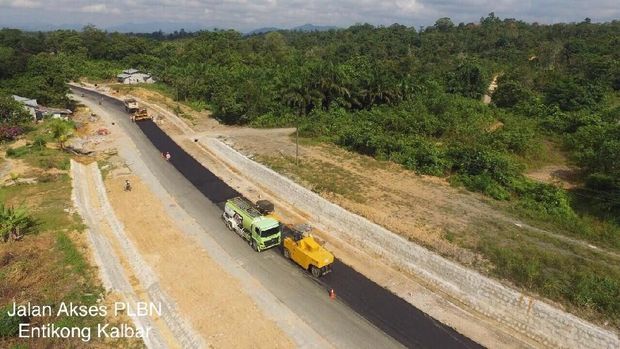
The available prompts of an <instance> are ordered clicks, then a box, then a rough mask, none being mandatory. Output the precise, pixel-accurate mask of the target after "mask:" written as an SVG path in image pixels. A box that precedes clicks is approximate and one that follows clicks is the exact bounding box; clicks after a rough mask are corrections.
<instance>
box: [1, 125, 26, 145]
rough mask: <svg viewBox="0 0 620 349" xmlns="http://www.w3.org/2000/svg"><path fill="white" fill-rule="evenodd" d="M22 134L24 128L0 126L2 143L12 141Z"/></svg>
mask: <svg viewBox="0 0 620 349" xmlns="http://www.w3.org/2000/svg"><path fill="white" fill-rule="evenodd" d="M23 133H24V128H23V127H21V126H11V125H7V124H3V125H0V140H2V141H13V140H15V139H16V138H17V137H18V136H20V135H21V134H23Z"/></svg>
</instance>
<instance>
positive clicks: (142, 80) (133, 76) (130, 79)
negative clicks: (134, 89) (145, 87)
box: [116, 69, 155, 84]
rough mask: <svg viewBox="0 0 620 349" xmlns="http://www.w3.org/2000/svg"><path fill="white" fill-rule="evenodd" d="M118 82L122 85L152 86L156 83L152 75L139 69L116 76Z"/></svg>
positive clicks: (127, 70)
mask: <svg viewBox="0 0 620 349" xmlns="http://www.w3.org/2000/svg"><path fill="white" fill-rule="evenodd" d="M116 80H117V81H118V82H120V83H122V84H152V83H154V82H155V80H154V79H153V77H152V76H151V74H148V73H143V72H141V71H139V70H138V69H125V70H123V72H122V73H120V74H118V75H117V76H116Z"/></svg>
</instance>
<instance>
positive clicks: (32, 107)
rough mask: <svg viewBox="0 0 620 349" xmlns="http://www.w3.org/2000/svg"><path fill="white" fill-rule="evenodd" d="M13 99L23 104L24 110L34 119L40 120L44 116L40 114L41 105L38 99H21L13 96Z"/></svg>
mask: <svg viewBox="0 0 620 349" xmlns="http://www.w3.org/2000/svg"><path fill="white" fill-rule="evenodd" d="M13 99H14V100H16V101H18V102H19V103H21V104H22V105H23V106H24V109H26V110H27V111H28V112H29V113H30V115H32V118H33V119H35V120H40V119H41V118H42V117H43V115H40V113H39V103H37V100H36V99H30V98H26V97H20V96H17V95H13Z"/></svg>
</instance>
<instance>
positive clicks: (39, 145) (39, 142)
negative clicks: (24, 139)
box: [32, 135, 47, 150]
mask: <svg viewBox="0 0 620 349" xmlns="http://www.w3.org/2000/svg"><path fill="white" fill-rule="evenodd" d="M46 144H47V141H46V140H45V137H43V136H40V135H39V136H37V137H35V139H34V141H33V142H32V147H33V148H35V149H37V150H41V149H43V148H45V145H46Z"/></svg>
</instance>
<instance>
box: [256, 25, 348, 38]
mask: <svg viewBox="0 0 620 349" xmlns="http://www.w3.org/2000/svg"><path fill="white" fill-rule="evenodd" d="M332 29H338V27H335V26H332V25H314V24H310V23H308V24H304V25H300V26H297V27H294V28H290V29H283V28H276V27H263V28H258V29H254V30H251V31H249V32H247V33H245V35H257V34H265V33H269V32H276V31H278V30H292V31H299V32H322V31H328V30H332Z"/></svg>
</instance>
